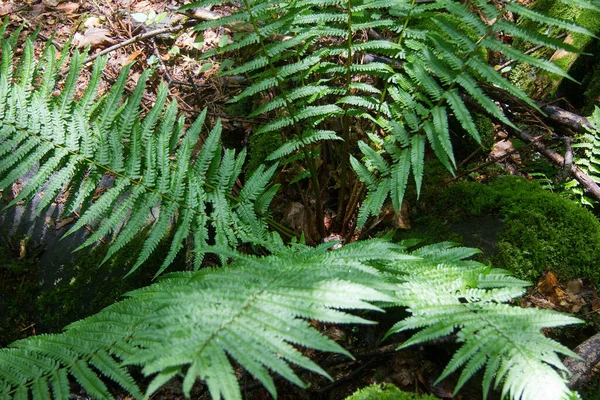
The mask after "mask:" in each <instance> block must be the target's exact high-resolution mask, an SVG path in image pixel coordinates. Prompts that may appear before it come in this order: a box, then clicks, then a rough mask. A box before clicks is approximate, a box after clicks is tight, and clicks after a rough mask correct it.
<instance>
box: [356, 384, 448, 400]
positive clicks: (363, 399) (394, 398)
mask: <svg viewBox="0 0 600 400" xmlns="http://www.w3.org/2000/svg"><path fill="white" fill-rule="evenodd" d="M419 399H421V400H437V399H438V397H435V396H433V395H430V394H426V395H423V396H420V395H418V394H417V393H410V392H403V391H401V390H400V389H398V388H397V387H396V386H394V385H392V384H391V383H382V384H374V385H370V386H367V387H364V388H362V389H359V390H357V391H356V392H354V393H353V394H352V395H351V396H349V397H346V400H419Z"/></svg>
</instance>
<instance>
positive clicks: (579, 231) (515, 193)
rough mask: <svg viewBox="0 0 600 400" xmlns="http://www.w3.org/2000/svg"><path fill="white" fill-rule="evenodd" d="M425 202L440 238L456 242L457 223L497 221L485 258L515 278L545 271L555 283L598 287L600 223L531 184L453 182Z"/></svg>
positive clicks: (536, 275) (517, 179)
mask: <svg viewBox="0 0 600 400" xmlns="http://www.w3.org/2000/svg"><path fill="white" fill-rule="evenodd" d="M426 203H427V208H428V210H427V214H428V218H429V220H431V218H435V219H437V220H438V221H442V223H443V224H444V226H445V227H446V230H447V232H449V233H448V234H447V235H445V234H444V232H443V231H442V230H441V229H440V228H439V227H437V228H436V229H437V231H438V232H440V234H439V235H438V238H440V239H448V237H447V236H450V235H454V236H453V237H452V239H455V240H456V236H457V235H456V232H457V231H458V230H457V229H455V228H456V227H460V226H461V223H465V222H467V223H468V221H473V220H478V219H481V218H489V217H490V216H496V217H497V218H498V223H499V224H502V226H501V227H500V226H499V227H498V230H497V232H498V233H497V237H496V243H495V254H490V253H489V252H488V259H491V261H492V262H493V263H494V265H495V266H497V267H501V268H506V269H509V270H511V271H513V272H514V273H515V274H516V275H517V276H518V277H519V278H522V279H527V280H536V279H538V278H539V277H540V276H541V275H542V273H543V272H544V271H545V270H547V269H549V270H551V271H553V272H554V273H555V274H557V276H558V277H559V279H565V280H569V279H574V278H586V279H589V280H590V281H591V282H592V283H594V284H596V283H600V268H598V263H599V260H600V222H599V221H598V219H597V218H596V217H595V216H594V215H593V214H592V213H591V212H590V211H589V210H587V209H585V208H583V207H581V206H579V205H578V204H576V203H573V202H572V201H570V200H568V199H565V198H562V197H560V196H558V195H556V194H553V193H551V192H547V191H544V190H543V189H541V188H540V187H539V186H538V185H537V184H536V183H534V182H529V181H527V180H525V179H523V178H520V177H512V176H504V177H499V178H497V179H496V180H495V181H493V182H491V183H489V184H482V183H477V182H465V183H457V184H454V185H452V186H450V187H449V188H446V189H442V190H440V189H437V190H434V191H431V192H430V193H428V194H426ZM418 223H419V221H417V224H418ZM445 236H446V237H445ZM459 237H460V236H459ZM484 251H485V249H484Z"/></svg>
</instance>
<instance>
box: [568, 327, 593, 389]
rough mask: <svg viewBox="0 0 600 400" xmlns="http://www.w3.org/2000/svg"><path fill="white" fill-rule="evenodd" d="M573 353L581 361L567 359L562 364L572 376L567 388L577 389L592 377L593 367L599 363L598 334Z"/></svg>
mask: <svg viewBox="0 0 600 400" xmlns="http://www.w3.org/2000/svg"><path fill="white" fill-rule="evenodd" d="M573 351H574V352H575V354H577V355H578V356H579V357H581V358H583V360H578V359H576V358H572V357H567V358H566V359H565V360H564V364H565V366H566V367H567V368H568V369H569V371H571V373H572V374H573V375H572V376H571V379H569V387H570V388H571V389H577V388H580V387H582V386H583V385H584V384H585V383H587V382H588V381H590V380H591V379H592V378H593V377H594V371H593V369H594V366H595V365H596V364H598V363H600V333H597V334H595V335H594V336H592V337H591V338H589V339H588V340H586V341H585V342H583V343H581V344H580V345H579V346H577V347H576V348H575V350H573Z"/></svg>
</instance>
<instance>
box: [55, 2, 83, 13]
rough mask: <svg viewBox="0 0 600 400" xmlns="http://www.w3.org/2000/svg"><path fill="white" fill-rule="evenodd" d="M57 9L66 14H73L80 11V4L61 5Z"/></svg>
mask: <svg viewBox="0 0 600 400" xmlns="http://www.w3.org/2000/svg"><path fill="white" fill-rule="evenodd" d="M56 9H57V10H58V11H61V12H63V13H65V14H73V13H74V12H75V11H77V10H78V9H79V3H74V2H70V3H62V4H59V5H58V6H56Z"/></svg>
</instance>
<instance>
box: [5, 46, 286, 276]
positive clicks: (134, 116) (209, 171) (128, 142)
mask: <svg viewBox="0 0 600 400" xmlns="http://www.w3.org/2000/svg"><path fill="white" fill-rule="evenodd" d="M2 43H3V44H2V48H3V50H2V70H0V98H1V99H2V101H1V103H0V117H1V127H0V157H1V159H0V190H4V189H6V188H7V187H9V186H10V185H12V184H13V183H14V182H15V181H16V180H17V179H19V178H21V177H22V176H24V175H25V174H26V173H28V172H29V171H31V172H33V175H32V176H31V178H30V179H29V180H28V182H27V183H26V185H25V186H24V188H23V190H22V191H21V192H20V193H19V195H18V196H16V197H15V198H14V199H13V200H12V202H11V203H10V204H9V205H11V206H12V205H15V204H17V203H18V202H20V201H21V200H30V199H31V198H32V197H33V196H34V195H35V194H37V193H38V192H40V191H41V190H42V189H43V190H44V196H43V198H42V200H41V202H40V203H39V206H38V208H37V213H38V214H39V213H40V212H41V211H42V210H43V209H45V208H46V207H47V206H49V205H50V204H51V203H52V201H54V199H55V197H56V196H57V195H59V194H60V193H61V192H69V197H68V200H67V204H66V206H65V212H66V213H71V212H73V211H76V210H79V211H80V212H81V213H80V214H81V216H80V218H79V220H78V221H77V222H76V223H75V224H74V226H73V227H72V228H71V229H70V230H69V232H68V233H67V234H71V233H73V232H75V231H76V230H78V229H81V228H82V227H84V226H86V225H93V226H94V229H95V232H94V233H93V234H92V235H91V236H90V237H89V238H88V239H87V240H86V241H85V243H83V244H82V245H81V246H80V248H83V247H86V246H89V245H92V244H93V243H95V242H97V241H98V240H100V239H102V238H104V237H112V243H111V246H110V248H109V250H108V254H107V256H106V259H108V258H109V257H111V256H112V255H113V254H114V253H115V252H116V251H118V250H120V249H121V248H123V247H124V246H125V245H126V244H127V243H128V242H129V241H131V240H132V239H133V238H134V236H135V234H136V233H137V232H139V231H140V229H142V228H143V227H144V226H147V225H149V226H150V231H149V234H148V238H147V239H146V241H145V243H144V245H143V246H142V249H141V252H140V254H139V255H138V256H137V261H136V262H135V264H134V266H133V267H132V269H131V271H133V270H135V269H137V268H138V267H139V266H140V265H141V264H142V263H143V262H144V261H145V260H146V259H147V258H148V257H149V256H150V254H152V252H153V251H154V249H155V248H156V246H157V244H158V243H159V241H160V240H162V239H164V238H166V237H169V236H171V235H172V239H170V240H171V245H170V250H169V252H168V254H167V256H166V259H165V261H164V263H163V265H162V267H161V268H160V270H159V271H158V272H157V274H158V273H160V272H162V271H163V270H164V269H165V268H167V266H168V265H169V264H170V263H171V262H172V261H173V260H174V259H175V257H176V255H177V253H178V252H179V251H180V249H181V248H182V245H183V241H184V240H185V239H186V237H187V236H188V235H192V236H193V237H195V243H196V244H197V248H196V251H198V254H199V256H198V257H196V259H195V262H194V266H195V268H198V267H199V265H200V262H201V261H202V256H201V255H200V254H202V253H200V251H201V250H202V249H203V248H205V247H207V246H208V244H209V243H210V241H211V238H210V237H209V235H208V229H209V226H211V227H212V228H214V230H215V235H214V240H215V241H216V243H218V244H219V245H222V246H229V247H231V248H235V247H236V246H237V245H238V243H239V240H240V239H241V240H242V241H250V242H256V243H258V242H262V241H265V240H267V235H266V231H267V229H266V220H265V216H266V214H265V212H266V209H267V206H268V202H267V199H268V198H266V197H263V198H262V204H261V206H260V209H261V211H258V210H257V209H256V208H255V207H254V204H253V202H254V201H255V200H256V199H257V198H259V196H260V195H261V194H262V193H265V191H266V190H267V186H268V185H269V183H270V180H271V177H272V176H273V174H274V172H275V169H274V168H270V169H268V170H266V171H265V170H260V171H257V173H255V174H254V175H253V176H251V177H249V178H248V180H249V182H251V184H252V189H249V191H248V190H244V189H242V193H243V197H242V198H239V199H238V198H235V197H233V196H232V195H231V189H232V187H233V186H234V185H235V182H236V180H237V178H238V177H239V175H240V172H241V167H242V164H243V162H244V158H245V152H243V153H241V154H237V155H236V154H235V152H233V151H231V150H228V151H226V152H225V153H224V154H222V153H221V144H220V135H221V125H220V122H217V123H216V124H215V126H214V127H213V129H212V130H211V131H210V133H209V134H208V136H207V137H206V139H205V141H204V146H203V147H202V149H201V150H200V152H199V153H198V155H197V156H195V157H194V156H193V150H194V147H195V146H196V143H197V141H198V139H199V138H200V136H201V132H202V130H203V128H204V125H205V118H206V111H204V112H203V113H202V114H201V115H200V116H199V117H198V119H197V120H196V121H195V122H194V123H193V124H192V125H191V126H190V127H189V128H188V129H187V130H184V124H183V119H182V118H178V117H177V105H176V103H175V102H171V103H170V104H169V105H168V106H167V107H166V108H165V109H164V110H163V105H164V103H165V101H166V97H167V88H166V86H164V85H163V86H161V87H160V88H159V91H158V95H157V102H156V104H155V105H154V107H152V109H151V110H150V111H149V112H148V114H147V115H146V116H145V117H144V118H142V119H139V114H140V101H141V98H142V94H143V92H144V88H145V83H146V80H147V78H148V76H149V73H150V72H149V71H146V72H144V73H143V74H142V75H141V77H140V78H139V80H138V82H137V85H136V86H135V88H134V89H133V91H132V94H131V95H130V96H128V97H127V96H124V94H123V91H124V88H125V85H126V81H127V78H128V71H129V67H126V68H125V69H124V70H123V71H122V72H121V74H120V75H119V77H118V79H117V81H116V83H115V84H114V85H113V87H112V89H111V91H110V93H108V94H107V95H105V96H104V97H102V98H99V99H98V98H96V92H97V85H98V83H99V78H100V74H101V72H102V69H103V66H104V65H105V63H106V60H105V59H100V60H99V61H98V62H97V63H96V65H95V67H94V69H93V72H92V76H91V78H90V86H88V88H87V89H86V91H85V92H84V94H83V95H82V97H81V99H80V100H79V101H75V100H74V99H73V95H74V90H75V83H76V82H77V77H78V76H79V74H80V70H81V64H82V63H81V61H82V59H83V56H82V55H81V54H79V53H78V52H75V53H74V55H73V56H72V59H71V64H70V68H69V73H68V74H67V77H66V78H65V80H64V82H63V85H64V88H63V90H62V93H61V94H60V95H59V96H57V97H54V96H51V95H50V88H53V87H54V84H51V83H52V82H56V81H57V80H58V79H59V77H58V71H59V69H60V68H61V66H62V64H61V63H56V62H55V50H54V49H53V47H47V48H46V50H45V51H44V55H43V58H42V59H41V60H40V62H38V63H36V61H35V60H34V59H33V58H32V57H31V52H32V44H31V40H28V41H27V42H26V44H25V50H24V54H23V56H22V57H21V59H20V61H19V63H18V67H16V68H15V67H14V65H13V62H12V60H11V57H12V54H13V52H12V47H11V44H10V43H9V42H8V41H3V42H2ZM66 61H67V59H66V57H63V58H62V63H65V62H66ZM13 75H14V76H15V78H14V79H13V78H12V77H13ZM33 76H38V77H40V81H39V82H38V81H35V82H34V81H33ZM99 105H102V107H99ZM27 116H31V118H29V117H27ZM104 176H111V177H114V182H113V184H112V185H111V186H110V187H108V188H107V190H106V192H105V193H104V194H103V195H102V196H100V198H99V199H97V200H93V199H92V197H93V196H94V194H95V193H94V192H95V189H96V188H97V187H98V185H99V184H100V181H101V180H102V179H103V177H104ZM47 182H49V183H47ZM249 192H250V193H249ZM271 198H272V195H271ZM209 210H211V211H209ZM153 216H154V217H153ZM111 235H112V236H111Z"/></svg>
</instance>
